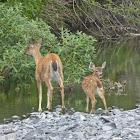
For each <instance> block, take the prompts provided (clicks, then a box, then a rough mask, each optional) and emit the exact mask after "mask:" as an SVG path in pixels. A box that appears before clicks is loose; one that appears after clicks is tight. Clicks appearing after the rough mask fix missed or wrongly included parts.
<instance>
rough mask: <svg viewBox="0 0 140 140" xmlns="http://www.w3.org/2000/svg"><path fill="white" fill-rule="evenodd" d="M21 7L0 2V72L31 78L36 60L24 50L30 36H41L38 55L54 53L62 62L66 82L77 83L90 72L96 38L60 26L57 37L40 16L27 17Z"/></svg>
mask: <svg viewBox="0 0 140 140" xmlns="http://www.w3.org/2000/svg"><path fill="white" fill-rule="evenodd" d="M21 9H22V5H20V7H18V6H15V7H7V6H5V5H0V11H1V12H0V19H1V20H0V27H1V29H0V36H1V38H0V44H1V47H0V71H3V70H4V69H5V70H6V71H8V72H9V74H10V77H11V78H12V79H13V80H17V81H21V82H24V81H25V80H34V78H35V75H34V73H35V62H34V60H33V57H27V56H25V55H24V53H25V51H26V50H27V47H28V41H29V38H33V39H34V41H37V39H39V38H42V39H43V44H42V47H41V54H42V55H43V56H44V55H46V54H47V53H50V52H54V53H57V54H58V55H59V56H60V58H61V60H62V63H63V67H64V78H65V81H67V82H70V81H74V82H79V81H80V78H81V76H82V75H85V73H87V72H88V71H89V69H88V65H89V62H90V61H91V59H92V57H93V56H94V46H93V45H94V42H95V41H96V40H95V39H94V38H93V37H92V36H88V35H86V34H84V33H82V32H77V33H76V34H72V33H70V32H69V31H68V30H63V29H61V33H60V37H59V39H58V38H57V37H55V35H54V34H52V33H51V31H50V27H49V26H48V25H46V23H45V22H43V21H42V20H41V19H36V20H29V19H28V18H27V17H26V16H22V14H21Z"/></svg>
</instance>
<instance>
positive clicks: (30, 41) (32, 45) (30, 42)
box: [29, 38, 34, 48]
mask: <svg viewBox="0 0 140 140" xmlns="http://www.w3.org/2000/svg"><path fill="white" fill-rule="evenodd" d="M29 45H30V46H31V47H32V48H33V47H34V43H33V41H32V39H30V38H29Z"/></svg>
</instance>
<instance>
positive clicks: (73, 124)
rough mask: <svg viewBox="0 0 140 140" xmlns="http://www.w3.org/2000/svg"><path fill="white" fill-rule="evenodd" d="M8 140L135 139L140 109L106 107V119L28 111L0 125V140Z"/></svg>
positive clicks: (138, 128) (139, 124)
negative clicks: (28, 112) (15, 119)
mask: <svg viewBox="0 0 140 140" xmlns="http://www.w3.org/2000/svg"><path fill="white" fill-rule="evenodd" d="M56 108H61V106H57V107H56ZM71 110H74V109H71ZM97 110H98V111H101V112H102V111H104V110H102V109H97ZM13 118H16V117H13ZM7 137H8V138H7ZM10 138H11V139H12V140H14V139H26V140H31V139H35V140H44V139H52V140H53V139H54V140H56V139H57V140H67V139H68V140H70V139H72V140H77V139H82V140H86V139H89V140H96V139H97V140H107V139H111V140H121V139H139V138H140V109H139V108H137V109H134V110H127V111H123V110H120V109H119V108H117V107H113V109H112V108H110V116H101V114H99V115H97V114H87V113H82V112H74V113H73V114H71V115H70V114H68V113H66V114H64V115H60V113H59V112H57V111H54V112H48V111H44V112H42V113H38V112H32V113H30V115H29V117H28V116H27V115H26V118H25V119H24V120H20V119H19V120H18V121H14V122H11V123H8V124H2V125H0V140H1V139H2V140H5V139H6V140H7V139H8V140H11V139H10Z"/></svg>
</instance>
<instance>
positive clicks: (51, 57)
mask: <svg viewBox="0 0 140 140" xmlns="http://www.w3.org/2000/svg"><path fill="white" fill-rule="evenodd" d="M41 43H42V39H39V40H38V43H36V44H33V43H32V41H31V40H29V48H28V50H27V52H26V53H25V54H26V55H32V56H33V57H34V59H35V63H36V72H35V76H36V81H37V87H38V92H39V112H40V111H42V109H41V101H42V92H41V91H42V82H43V81H44V82H45V84H46V86H47V87H48V89H49V92H50V96H49V106H48V109H49V110H51V109H52V95H53V87H52V83H51V72H50V65H52V67H53V69H54V70H55V71H56V70H57V69H58V73H59V75H60V79H59V81H58V82H59V85H60V90H61V96H62V110H65V105H64V85H63V81H64V78H63V67H62V63H61V60H60V58H59V56H58V55H57V54H55V53H50V54H47V55H46V56H45V57H44V58H42V56H41V54H40V50H39V49H40V47H41ZM57 63H58V67H57Z"/></svg>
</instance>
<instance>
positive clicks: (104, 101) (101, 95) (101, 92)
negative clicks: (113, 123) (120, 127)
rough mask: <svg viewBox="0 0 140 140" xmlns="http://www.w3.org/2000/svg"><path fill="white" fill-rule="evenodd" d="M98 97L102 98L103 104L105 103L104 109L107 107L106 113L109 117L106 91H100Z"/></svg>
mask: <svg viewBox="0 0 140 140" xmlns="http://www.w3.org/2000/svg"><path fill="white" fill-rule="evenodd" d="M98 95H99V96H100V97H101V99H102V101H103V103H104V107H105V112H106V115H107V116H108V115H109V114H108V109H107V105H106V99H105V96H104V90H103V89H102V88H101V89H100V90H99V91H98Z"/></svg>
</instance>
